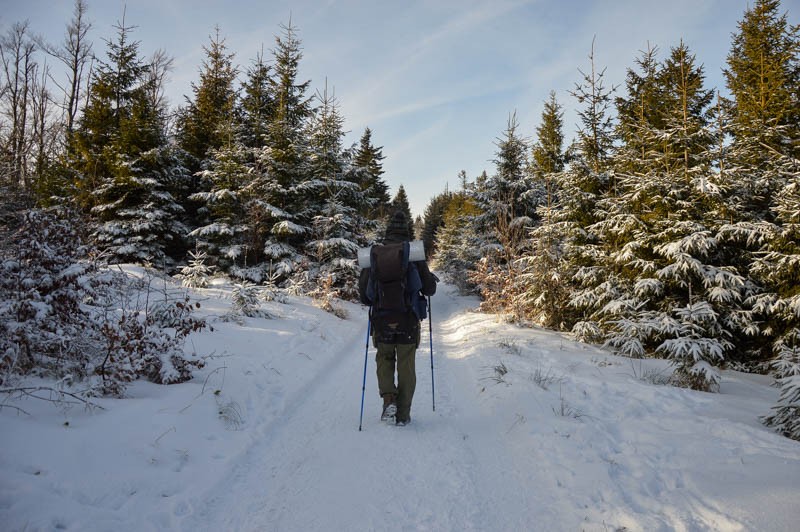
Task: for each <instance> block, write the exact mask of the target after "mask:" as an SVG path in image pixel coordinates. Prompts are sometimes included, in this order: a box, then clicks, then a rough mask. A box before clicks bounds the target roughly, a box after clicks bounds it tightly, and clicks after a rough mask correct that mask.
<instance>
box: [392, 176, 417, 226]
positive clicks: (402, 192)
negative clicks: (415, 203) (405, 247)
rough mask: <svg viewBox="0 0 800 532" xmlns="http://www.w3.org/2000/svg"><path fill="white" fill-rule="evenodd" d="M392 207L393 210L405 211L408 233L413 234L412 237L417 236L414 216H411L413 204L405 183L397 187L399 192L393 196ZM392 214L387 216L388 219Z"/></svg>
mask: <svg viewBox="0 0 800 532" xmlns="http://www.w3.org/2000/svg"><path fill="white" fill-rule="evenodd" d="M390 209H391V212H396V211H403V213H404V214H405V215H406V220H408V234H410V235H412V238H417V235H415V234H414V217H413V216H411V205H410V204H409V203H408V194H406V189H405V188H404V187H403V185H400V186H399V187H398V188H397V194H395V195H394V198H392V203H391V207H390ZM390 216H391V214H390V215H389V216H387V219H388V218H389V217H390Z"/></svg>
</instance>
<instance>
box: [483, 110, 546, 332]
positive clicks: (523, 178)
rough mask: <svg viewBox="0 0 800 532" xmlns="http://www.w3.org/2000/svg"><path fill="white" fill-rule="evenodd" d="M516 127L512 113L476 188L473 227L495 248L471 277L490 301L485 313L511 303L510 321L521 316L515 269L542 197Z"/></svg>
mask: <svg viewBox="0 0 800 532" xmlns="http://www.w3.org/2000/svg"><path fill="white" fill-rule="evenodd" d="M518 128H519V123H518V122H517V118H516V113H513V114H511V115H510V116H509V118H508V123H507V126H506V129H505V131H504V132H503V135H502V136H501V137H500V138H499V139H498V140H497V142H496V145H497V151H496V154H495V159H494V163H495V165H496V168H497V170H496V173H495V174H494V175H493V176H492V177H490V178H489V179H488V180H486V182H485V183H483V184H482V185H481V186H480V187H476V189H475V196H474V198H475V200H476V204H477V206H478V208H479V209H480V211H481V214H480V215H479V216H478V218H477V219H476V223H477V224H478V226H479V227H480V228H481V229H482V231H483V232H484V234H486V235H487V236H488V238H490V239H491V240H493V241H494V242H495V243H497V247H495V249H494V250H492V251H490V252H489V254H488V255H486V256H485V257H483V258H482V259H481V261H482V270H481V269H479V271H477V272H476V273H475V274H474V275H475V279H474V281H475V283H476V284H477V285H479V286H480V287H481V293H482V294H483V295H484V297H486V296H491V297H492V298H493V299H492V300H488V299H487V300H486V301H485V303H486V304H485V305H484V307H485V308H486V309H490V310H499V309H498V308H495V307H496V305H497V304H499V305H501V306H506V305H508V304H509V303H511V304H512V307H511V308H510V309H509V310H511V312H510V317H511V319H516V318H518V317H520V310H519V309H518V308H516V305H517V304H518V300H517V298H516V296H517V295H518V294H519V293H520V290H521V287H520V285H519V284H518V283H517V280H518V273H519V272H518V271H517V270H518V268H519V265H518V264H517V262H516V261H517V259H518V258H519V254H520V251H521V246H522V245H523V244H524V242H525V239H526V237H527V232H528V230H529V229H530V228H531V227H532V226H533V223H534V219H535V217H536V208H537V207H538V206H539V205H540V204H541V203H542V202H543V196H544V194H543V191H542V189H541V187H537V186H535V183H534V182H533V179H532V175H531V173H530V171H529V168H528V156H527V152H528V149H529V148H528V145H527V143H526V142H525V140H524V139H523V138H522V137H521V136H520V135H519V133H518V131H517V129H518Z"/></svg>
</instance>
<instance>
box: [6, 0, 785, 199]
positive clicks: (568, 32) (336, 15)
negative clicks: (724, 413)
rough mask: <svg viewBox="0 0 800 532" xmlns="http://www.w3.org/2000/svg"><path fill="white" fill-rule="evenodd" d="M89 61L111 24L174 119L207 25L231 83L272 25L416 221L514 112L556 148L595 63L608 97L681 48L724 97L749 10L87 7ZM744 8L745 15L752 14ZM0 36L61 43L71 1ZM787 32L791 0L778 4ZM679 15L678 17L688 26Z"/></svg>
mask: <svg viewBox="0 0 800 532" xmlns="http://www.w3.org/2000/svg"><path fill="white" fill-rule="evenodd" d="M88 3H89V19H90V20H91V21H92V22H93V28H92V32H91V37H92V40H93V41H94V50H95V53H99V54H100V55H102V56H104V55H105V44H104V42H103V39H106V38H110V37H113V36H114V29H113V27H112V26H113V24H114V23H115V22H116V21H117V20H121V18H122V13H123V7H124V6H126V5H127V14H126V22H127V24H128V25H133V26H137V28H136V30H135V32H134V37H135V38H136V39H138V40H140V41H141V51H142V53H143V54H144V55H146V56H149V55H150V54H151V53H152V52H153V51H155V50H156V49H159V48H160V49H164V50H166V51H167V53H168V54H169V55H170V56H172V57H174V66H175V68H174V71H173V72H172V75H171V81H170V82H169V84H168V87H167V91H168V96H169V98H170V101H171V103H172V104H173V105H178V104H182V103H183V101H184V99H183V95H185V94H190V83H192V82H193V81H196V80H197V79H198V72H199V68H200V64H201V62H202V60H203V58H204V53H203V51H202V46H203V45H206V44H207V43H208V42H209V35H211V34H212V33H213V31H214V26H215V25H218V26H219V28H220V30H221V35H222V37H223V38H225V40H226V44H227V45H228V48H229V50H230V51H231V52H235V53H236V58H235V61H236V63H237V64H238V65H240V70H242V71H244V70H245V69H246V67H247V66H248V65H249V64H250V63H251V61H252V60H253V59H254V58H255V57H256V55H257V54H258V53H259V51H261V50H262V49H263V50H264V51H265V56H266V57H268V58H269V57H270V54H269V52H270V50H272V48H273V47H274V44H275V40H274V38H275V35H276V34H278V33H279V32H280V28H279V25H280V24H281V23H286V22H288V20H289V17H290V16H291V20H292V24H293V25H294V26H296V27H297V29H298V32H299V37H300V39H301V40H302V42H303V51H304V58H303V61H302V62H301V65H300V76H301V78H302V79H303V80H305V79H310V80H311V81H312V91H317V90H320V91H321V90H322V89H323V88H324V86H325V81H326V79H327V83H328V87H329V90H330V89H333V90H334V91H335V95H336V97H337V99H338V101H339V104H340V111H341V113H342V115H343V116H344V118H345V128H346V130H348V131H349V133H348V137H347V142H348V143H350V142H356V141H357V140H358V138H359V137H360V136H361V134H362V133H363V131H364V128H365V127H370V128H371V129H372V132H373V137H372V138H373V142H374V143H375V144H376V145H378V146H383V153H384V155H385V156H386V159H385V160H384V169H385V171H386V174H385V175H384V178H385V180H386V182H387V183H388V184H389V186H390V188H391V192H392V194H394V193H395V192H396V191H397V188H398V186H399V185H401V184H402V185H403V186H404V188H405V189H406V192H407V194H408V196H409V200H410V203H411V209H412V211H413V212H414V213H415V214H422V213H423V211H424V209H425V207H426V205H427V204H428V202H429V200H430V198H431V197H433V196H434V195H436V194H438V193H439V192H442V191H443V190H444V188H445V186H446V185H447V184H449V186H450V188H451V189H455V188H457V187H458V179H457V175H458V172H459V171H460V170H465V171H466V172H467V175H468V177H469V178H470V179H474V178H475V177H476V176H477V175H479V174H480V173H481V171H483V170H486V171H487V172H488V173H489V174H490V175H491V174H492V173H493V172H494V165H493V163H492V162H491V161H492V159H493V157H494V153H495V151H496V146H495V142H496V140H497V138H498V137H499V136H500V135H501V134H502V132H503V130H504V129H505V127H506V124H507V121H508V117H509V114H510V113H513V112H516V115H517V119H518V121H519V124H520V130H519V131H520V133H521V134H522V135H523V136H526V137H533V136H534V134H535V128H536V126H537V124H538V122H539V119H540V116H541V112H542V107H543V103H544V101H545V100H546V99H547V98H548V94H549V92H550V91H551V90H554V91H555V92H556V97H557V99H558V101H559V102H560V103H561V104H562V106H563V107H564V109H565V116H564V121H565V128H564V129H565V134H566V136H567V138H571V137H572V136H573V134H574V131H575V130H576V128H577V126H576V115H575V112H574V108H575V102H574V101H573V98H572V97H571V96H569V94H568V91H569V90H571V89H573V88H574V85H575V83H577V82H579V81H580V80H581V75H580V73H579V72H578V69H579V68H580V69H581V70H584V71H586V70H587V69H588V68H589V61H588V55H589V52H590V48H591V44H592V39H594V40H595V63H596V65H597V67H598V68H605V69H606V74H605V79H606V85H607V86H611V85H620V86H622V85H623V83H624V80H625V70H626V68H629V67H631V66H633V64H634V59H635V58H636V57H637V56H638V55H639V51H640V50H643V49H645V48H646V47H647V46H648V43H649V44H650V45H651V46H657V47H658V48H659V50H660V51H661V54H660V57H661V58H663V57H665V56H666V54H667V53H668V51H669V49H670V48H671V47H673V46H675V45H677V44H678V43H679V42H680V40H681V39H683V41H684V42H686V43H687V44H688V46H689V48H690V49H691V50H692V51H693V52H694V53H695V54H696V56H697V61H698V62H699V63H702V64H703V65H704V66H705V69H706V80H707V83H706V85H707V87H717V88H719V89H720V90H723V91H724V90H725V87H724V82H723V78H722V74H721V70H722V69H723V68H724V66H725V58H726V56H727V53H728V51H729V48H730V40H731V39H730V36H731V33H733V32H734V31H736V24H737V22H738V21H739V20H740V19H741V18H742V15H743V13H744V11H745V9H746V7H747V5H748V0H670V1H665V0H597V1H589V0H488V1H478V0H438V1H433V0H430V1H413V0H412V1H403V0H393V1H388V0H386V1H385V0H371V1H368V0H364V1H355V0H327V1H324V0H323V1H311V0H307V1H306V0H304V1H292V2H290V1H284V0H260V1H255V0H228V1H212V0H129V1H127V2H124V1H122V0H88ZM750 3H752V1H751V2H750ZM0 7H1V8H2V9H0V25H1V26H2V28H3V29H5V28H7V27H8V26H9V25H10V24H11V23H13V22H17V21H22V20H25V19H28V20H29V21H30V24H31V30H32V31H33V32H35V33H37V34H40V35H43V36H45V38H47V40H49V41H51V42H57V41H60V40H61V39H62V38H63V35H64V26H65V24H66V23H67V22H68V21H69V19H70V18H71V12H72V7H73V2H72V0H0ZM782 9H783V10H784V11H788V13H789V21H790V22H791V23H794V24H796V23H797V22H798V15H799V14H800V0H783V2H782ZM687 13H690V14H691V15H687Z"/></svg>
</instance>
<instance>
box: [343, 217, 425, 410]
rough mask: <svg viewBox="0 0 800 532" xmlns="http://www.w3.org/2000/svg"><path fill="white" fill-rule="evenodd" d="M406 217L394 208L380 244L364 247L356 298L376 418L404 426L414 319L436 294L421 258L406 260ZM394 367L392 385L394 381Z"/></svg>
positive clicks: (416, 327)
mask: <svg viewBox="0 0 800 532" xmlns="http://www.w3.org/2000/svg"><path fill="white" fill-rule="evenodd" d="M408 227H409V226H408V220H407V218H406V216H405V214H404V213H403V212H402V211H398V212H396V213H395V214H394V215H393V216H392V218H391V220H390V221H389V225H388V227H387V228H386V235H385V237H384V240H383V245H377V246H373V247H372V249H371V250H370V266H369V267H368V268H364V269H362V270H361V276H360V278H359V281H358V288H359V295H360V298H361V302H362V303H363V304H365V305H369V306H370V323H371V330H370V334H371V335H372V343H373V345H374V346H375V347H376V348H377V350H378V352H377V354H376V355H375V362H376V364H377V367H378V369H377V376H378V392H379V393H380V395H381V397H382V398H383V411H382V414H381V419H382V420H384V421H388V422H395V423H396V424H397V425H406V424H408V423H409V422H410V421H411V401H412V399H413V398H414V389H415V388H416V384H417V374H416V368H415V357H416V352H417V348H418V347H419V342H420V321H421V320H423V319H425V318H426V316H427V303H426V300H425V296H432V295H433V294H435V293H436V281H437V279H436V276H435V275H433V274H432V273H431V271H430V269H429V268H428V264H427V263H426V262H425V261H424V260H419V261H412V260H409V258H410V254H409V241H410V240H411V235H410V234H409V228H408ZM395 371H396V372H397V383H396V384H395Z"/></svg>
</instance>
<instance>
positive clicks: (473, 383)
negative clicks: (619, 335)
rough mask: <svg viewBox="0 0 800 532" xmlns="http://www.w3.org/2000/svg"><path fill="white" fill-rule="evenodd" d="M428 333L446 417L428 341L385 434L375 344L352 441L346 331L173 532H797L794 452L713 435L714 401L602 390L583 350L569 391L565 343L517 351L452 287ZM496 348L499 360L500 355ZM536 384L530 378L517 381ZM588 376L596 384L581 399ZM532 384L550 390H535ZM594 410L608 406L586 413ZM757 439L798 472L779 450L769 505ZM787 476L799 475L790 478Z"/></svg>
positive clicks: (352, 341)
mask: <svg viewBox="0 0 800 532" xmlns="http://www.w3.org/2000/svg"><path fill="white" fill-rule="evenodd" d="M473 303H474V301H473ZM433 320H434V322H433V323H434V358H435V366H434V369H435V377H436V407H437V408H436V411H435V412H433V411H432V402H431V375H430V358H429V356H430V353H429V350H428V346H429V343H428V337H427V333H426V334H425V335H424V336H423V341H422V345H421V348H420V349H419V351H418V355H417V377H418V378H417V393H416V396H415V400H414V408H413V411H412V419H413V422H412V424H411V425H409V426H407V427H390V426H386V425H385V424H383V423H381V422H380V421H379V419H378V417H379V410H380V406H379V405H380V399H379V398H378V396H377V395H378V394H377V391H376V384H375V375H374V371H375V365H374V349H372V347H371V346H370V350H369V360H368V368H367V387H366V399H365V403H366V404H365V410H364V424H363V431H361V432H359V431H358V430H357V427H358V414H359V410H358V409H359V404H360V390H361V377H362V372H363V362H364V347H365V346H364V342H365V324H361V326H360V327H359V324H358V320H353V321H354V323H349V324H348V328H347V329H346V330H347V333H344V332H343V333H342V334H343V336H346V335H348V334H349V338H343V339H342V341H341V342H335V343H334V345H335V348H334V349H333V350H332V352H330V353H328V359H327V362H326V363H324V364H323V365H321V366H320V367H319V368H318V370H317V371H316V373H315V374H313V375H307V376H306V377H305V379H306V383H305V384H304V385H303V386H301V387H300V388H299V389H297V391H296V392H295V393H294V394H293V395H292V396H291V397H290V398H288V399H287V400H286V401H285V403H284V407H283V410H282V411H280V412H278V413H277V415H276V416H275V417H274V418H272V419H269V420H266V421H264V422H261V423H259V422H256V426H255V427H253V429H252V430H253V438H252V444H251V446H250V447H249V448H248V449H247V451H246V452H245V453H244V454H242V455H241V457H240V458H238V459H237V460H236V462H235V463H234V464H233V467H232V468H231V469H230V472H229V473H228V474H227V475H226V476H225V477H223V478H222V479H221V480H220V481H219V482H217V483H216V484H215V485H213V486H211V487H210V488H209V489H208V491H207V492H206V493H204V494H202V495H200V496H197V497H194V498H193V499H192V500H189V501H188V506H187V507H186V508H185V510H186V513H187V516H186V517H185V518H184V519H183V520H182V521H180V527H181V528H182V529H183V530H186V531H194V530H201V529H206V530H297V531H300V530H302V531H313V530H487V531H488V530H581V529H583V530H592V529H594V530H606V529H611V530H613V529H620V530H623V529H627V530H665V531H666V530H752V529H757V528H760V527H761V526H762V525H764V524H769V525H770V527H771V528H772V529H774V530H790V529H791V527H792V526H793V525H792V522H793V519H794V518H796V517H798V511H797V509H796V508H797V506H796V496H797V494H798V491H799V490H800V483H799V482H798V480H797V479H798V478H800V476H798V473H800V468H798V458H799V457H798V452H797V451H798V447H797V446H796V444H795V443H794V442H789V441H788V440H782V439H781V438H779V437H777V436H775V437H773V436H772V435H769V434H766V433H765V432H764V430H763V429H762V428H760V427H758V426H757V425H755V426H754V427H744V426H739V425H737V424H736V423H735V422H733V421H731V420H726V419H714V418H715V414H714V413H713V409H714V400H715V398H716V397H718V396H712V395H707V394H697V393H693V392H687V391H685V390H677V389H673V388H669V387H663V386H654V385H652V384H649V385H646V384H641V385H639V386H637V385H636V384H631V383H630V382H626V383H625V385H624V386H620V385H618V384H617V383H608V382H602V377H601V379H600V381H601V382H599V383H598V382H596V381H597V377H598V375H600V372H599V371H598V370H599V369H601V368H606V367H610V366H613V365H614V362H612V361H610V360H611V359H607V358H605V355H606V354H605V353H603V352H601V351H599V350H597V354H596V358H594V359H592V353H591V352H592V348H588V347H587V348H584V349H586V350H588V351H589V353H584V354H581V355H580V356H582V357H583V359H582V360H581V359H580V358H574V359H573V360H568V362H567V365H571V366H572V367H571V368H570V369H571V370H572V374H571V375H561V374H559V373H558V372H559V371H560V370H559V369H554V368H557V367H558V366H556V364H557V363H558V361H556V360H555V359H554V357H558V356H559V355H560V353H559V351H563V344H564V341H563V340H561V339H560V337H559V336H557V335H553V334H551V333H544V332H539V333H538V334H531V335H530V338H529V340H528V341H527V342H525V343H523V341H522V340H521V339H522V338H525V334H524V331H520V330H518V329H517V330H515V329H514V328H513V327H508V326H504V325H502V324H498V323H496V322H495V321H494V319H493V318H492V317H489V316H485V315H479V314H473V313H469V312H466V309H465V307H464V299H463V298H459V297H457V296H455V295H454V290H453V289H452V287H446V286H445V287H442V289H441V290H440V293H439V294H437V296H436V297H435V298H434V306H433ZM504 328H505V329H508V336H505V334H504V333H503V332H502V330H503V329H504ZM520 332H522V334H520ZM529 332H530V331H529ZM481 333H482V334H481ZM331 334H337V335H338V333H334V332H333V331H331ZM478 334H481V336H480V337H477V336H476V335H478ZM515 335H516V336H515ZM520 344H522V345H520ZM498 346H501V347H502V348H503V349H501V350H500V353H499V355H498V354H497V351H498ZM528 346H534V349H532V350H531V351H533V354H534V355H535V356H533V360H527V361H526V360H525V351H526V348H527V347H528ZM572 348H573V349H574V346H572ZM565 354H566V353H565ZM573 357H574V355H573ZM515 359H519V360H515ZM590 360H591V361H592V363H590ZM551 364H552V365H551ZM562 364H563V361H562ZM525 368H528V375H527V377H526V378H523V379H520V377H521V375H515V373H514V372H515V371H516V370H519V371H520V373H522V372H523V370H524V369H525ZM504 369H506V370H508V374H506V375H503V374H502V372H503V370H504ZM625 371H628V370H627V369H618V371H616V374H617V375H619V374H620V373H621V372H625ZM634 372H635V369H634ZM582 373H588V374H589V375H588V377H589V378H591V379H593V381H595V382H594V383H591V382H587V383H583V384H586V387H583V388H582V386H581V385H582V382H581V381H583V380H584V379H585V377H583V376H582ZM534 376H537V377H535V378H534ZM514 378H516V379H517V382H513V379H514ZM536 378H538V379H540V380H542V381H543V382H542V383H540V384H541V385H538V386H537V385H534V383H533V382H532V381H534V380H536ZM628 381H630V379H628ZM512 384H513V386H512ZM526 384H527V386H525V385H526ZM598 384H599V389H598V388H597V386H598ZM736 385H741V386H747V382H746V381H743V382H741V383H736ZM514 387H516V388H517V389H515V390H513V391H514V393H513V394H512V395H510V394H511V392H512V388H514ZM578 390H580V392H578ZM537 392H538V393H537ZM578 393H580V395H576V394H578ZM637 393H640V394H642V395H641V397H642V399H644V401H641V402H640V401H639V400H638V399H637V397H636V395H637ZM595 394H597V397H596V399H597V400H599V401H600V402H601V403H602V404H593V402H594V400H595V398H594V397H593V396H594V395H595ZM662 403H663V406H661V404H662ZM670 403H674V404H670ZM738 406H740V407H741V408H744V409H747V405H745V404H742V405H738ZM703 410H710V411H709V413H708V417H707V418H706V419H704V420H702V421H701V420H699V419H698V420H696V421H694V422H692V421H690V422H689V423H688V424H687V422H686V416H688V415H689V413H690V412H692V413H695V414H697V413H698V412H700V411H703ZM584 412H591V414H584ZM598 415H600V416H602V417H593V416H598ZM753 415H754V416H755V415H757V413H756V412H753ZM625 416H630V417H631V418H632V419H631V422H630V423H626V422H625V421H624V419H623V418H624V417H625ZM701 423H702V424H701ZM732 425H733V426H732ZM730 431H736V432H742V431H743V432H744V433H745V437H744V441H743V440H742V438H741V437H739V438H732V439H730V440H729V441H728V439H727V438H726V434H727V433H729V432H730ZM749 434H752V435H753V441H752V445H749V444H748V443H749V442H748V441H747V440H748V435H749ZM764 435H766V436H767V440H772V441H774V442H775V443H777V444H779V445H778V446H779V447H783V448H784V451H783V452H785V453H786V454H785V456H784V457H785V458H789V459H791V461H787V462H784V461H783V460H782V459H781V456H782V452H781V451H779V450H778V452H777V453H775V451H776V450H777V449H769V451H770V452H772V453H775V454H776V455H775V456H772V457H767V458H768V462H767V464H768V466H771V467H769V472H768V473H767V472H765V471H763V470H762V472H761V475H763V476H764V477H766V478H768V479H769V481H770V482H773V483H774V485H773V489H772V490H770V491H768V492H764V491H763V490H761V489H759V488H758V486H759V481H760V480H763V479H762V478H760V475H759V473H758V472H757V471H754V470H753V469H752V468H748V461H749V457H750V456H751V455H753V454H755V455H761V449H760V447H761V446H762V445H763V441H759V440H763V436H764ZM676 444H680V447H678V446H677V445H676ZM787 450H788V451H787ZM759 458H764V457H763V456H759ZM731 462H736V465H737V467H736V468H734V471H731V470H730V468H728V467H726V465H727V464H730V463H731ZM785 464H789V465H790V467H789V468H787V469H784V468H783V465H785ZM739 466H741V467H739ZM737 469H738V470H739V473H737V472H735V470H737ZM753 481H755V482H753ZM762 503H766V506H762ZM784 504H785V506H784V508H794V510H790V511H789V515H788V516H787V515H782V514H774V515H760V512H761V510H760V509H761V508H765V507H776V506H782V505H784ZM792 515H793V516H794V517H792Z"/></svg>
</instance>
